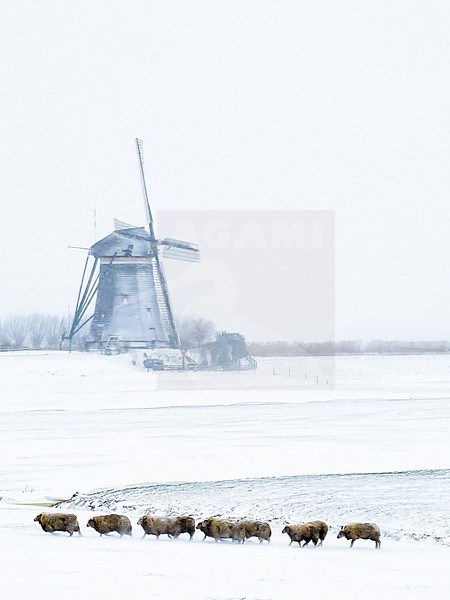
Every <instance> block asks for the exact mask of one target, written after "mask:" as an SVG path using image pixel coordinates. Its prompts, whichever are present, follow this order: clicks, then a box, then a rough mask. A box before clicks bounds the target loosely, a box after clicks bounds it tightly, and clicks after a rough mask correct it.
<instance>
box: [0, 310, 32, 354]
mask: <svg viewBox="0 0 450 600" xmlns="http://www.w3.org/2000/svg"><path fill="white" fill-rule="evenodd" d="M3 329H4V331H5V332H6V335H7V336H8V338H9V339H10V340H11V347H12V348H15V349H18V350H20V349H21V348H23V345H24V343H25V340H26V337H27V318H26V317H24V316H15V317H9V318H8V319H6V320H5V322H4V324H3Z"/></svg>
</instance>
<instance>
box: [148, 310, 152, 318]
mask: <svg viewBox="0 0 450 600" xmlns="http://www.w3.org/2000/svg"><path fill="white" fill-rule="evenodd" d="M147 314H148V316H149V318H150V319H151V318H152V309H151V308H147Z"/></svg>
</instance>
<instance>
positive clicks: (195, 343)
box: [178, 316, 216, 367]
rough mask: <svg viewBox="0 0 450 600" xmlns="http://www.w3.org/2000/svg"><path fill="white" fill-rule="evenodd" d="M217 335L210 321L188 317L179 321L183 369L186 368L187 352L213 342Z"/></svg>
mask: <svg viewBox="0 0 450 600" xmlns="http://www.w3.org/2000/svg"><path fill="white" fill-rule="evenodd" d="M215 333H216V331H215V325H214V323H213V322H212V321H208V319H203V318H202V317H192V316H186V317H183V318H182V319H181V320H180V321H179V323H178V334H179V336H180V350H181V352H182V355H183V367H184V366H185V360H186V353H187V351H188V350H192V349H194V348H201V347H202V346H204V345H205V344H207V343H208V342H211V341H212V340H213V339H214V336H215Z"/></svg>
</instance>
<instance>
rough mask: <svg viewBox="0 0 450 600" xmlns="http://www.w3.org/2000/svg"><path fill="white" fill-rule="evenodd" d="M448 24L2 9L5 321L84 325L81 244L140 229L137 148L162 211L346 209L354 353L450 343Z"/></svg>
mask: <svg viewBox="0 0 450 600" xmlns="http://www.w3.org/2000/svg"><path fill="white" fill-rule="evenodd" d="M449 17H450V4H449V3H448V2H446V1H435V0H427V1H425V0H423V1H421V2H418V1H414V0H403V1H402V0H397V1H395V0H394V1H393V0H386V1H384V0H375V1H363V0H354V1H346V0H343V1H334V0H327V1H320V0H310V1H302V0H296V1H286V0H274V1H268V0H258V1H256V0H255V1H252V0H246V1H245V0H237V1H233V0H230V1H224V0H222V1H220V0H218V1H211V0H210V1H206V0H203V1H190V0H179V1H171V0H160V1H152V0H128V1H127V2H118V1H116V0H109V1H106V0H105V1H103V2H100V1H96V0H90V1H89V2H88V1H84V0H80V1H78V2H73V1H64V0H58V1H46V0H41V1H40V2H32V1H31V0H28V1H24V2H8V3H6V2H3V3H2V6H1V8H0V39H1V47H2V50H1V53H0V66H1V77H2V89H1V94H0V119H1V138H0V151H1V157H0V164H1V167H2V175H1V178H0V185H1V195H0V197H1V203H2V209H3V210H2V219H1V222H0V231H1V239H2V243H3V257H2V259H1V260H2V275H3V284H2V293H1V297H0V318H1V317H5V316H7V315H10V314H13V313H17V312H29V311H41V312H48V313H63V312H65V311H66V310H67V304H68V297H69V290H70V292H71V294H72V295H73V293H74V292H73V291H72V288H74V287H76V283H77V282H78V278H79V274H80V273H79V271H80V270H81V261H82V260H83V257H82V256H80V255H76V251H68V250H67V249H66V246H67V245H68V244H74V245H90V244H91V243H92V241H93V224H92V221H93V219H92V215H93V210H94V208H96V209H97V215H98V217H97V220H98V227H97V235H98V237H101V236H103V235H106V234H107V233H109V232H110V231H111V229H112V218H113V217H114V216H116V217H118V218H121V219H123V220H125V221H129V222H131V223H136V224H142V223H143V210H142V199H141V190H140V181H139V177H138V172H137V163H136V154H135V149H134V138H135V137H136V136H139V137H142V138H143V139H144V141H145V149H146V163H147V171H148V173H149V175H150V188H151V197H152V204H153V208H154V210H155V211H157V210H158V209H159V210H177V209H183V210H186V209H188V210H191V209H196V210H232V211H234V210H246V211H248V210H280V211H292V210H303V211H307V210H332V211H335V226H336V249H335V258H336V282H335V285H336V288H335V289H336V337H337V338H355V337H357V338H363V339H370V338H409V339H413V338H416V339H419V338H420V339H442V338H447V339H448V338H449V337H450V310H449V300H450V290H449V280H450V278H449V266H450V264H449V262H450V261H449V243H448V242H449V224H450V212H449V187H450V184H449V174H448V173H449V170H448V165H449V158H450V157H449V136H448V132H449V103H448V99H449V91H450V89H449V88H450V83H449V77H448V57H449V51H450V34H449V31H450V30H449ZM160 233H161V234H162V235H171V232H169V231H168V232H165V231H161V232H160ZM192 241H195V240H192ZM199 268H201V267H200V266H199ZM236 268H238V266H237V267H236ZM74 282H75V286H74ZM242 293H246V294H247V293H248V299H250V301H252V286H250V287H249V289H248V292H247V291H246V290H245V291H244V292H242ZM254 301H255V302H261V299H260V298H259V299H257V298H255V299H254ZM71 302H73V298H72V299H71ZM267 302H268V305H269V304H270V305H271V306H273V297H272V296H271V295H270V294H268V298H267ZM294 308H295V307H294V306H292V307H291V306H287V307H286V306H283V310H284V311H286V310H292V313H293V314H295V311H294ZM206 316H208V315H206ZM221 325H222V326H223V327H224V328H227V327H228V323H227V322H225V323H222V324H221ZM261 335H264V333H263V329H261ZM251 337H258V333H257V332H252V335H251ZM295 337H296V338H301V337H302V335H301V332H296V334H295Z"/></svg>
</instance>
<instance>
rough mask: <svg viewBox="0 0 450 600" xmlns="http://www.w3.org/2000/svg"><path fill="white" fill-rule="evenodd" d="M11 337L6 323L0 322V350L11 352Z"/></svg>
mask: <svg viewBox="0 0 450 600" xmlns="http://www.w3.org/2000/svg"><path fill="white" fill-rule="evenodd" d="M11 344H12V342H11V335H10V333H9V331H8V328H7V326H5V323H4V322H0V348H2V349H4V350H9V348H11Z"/></svg>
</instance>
